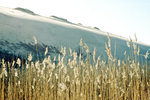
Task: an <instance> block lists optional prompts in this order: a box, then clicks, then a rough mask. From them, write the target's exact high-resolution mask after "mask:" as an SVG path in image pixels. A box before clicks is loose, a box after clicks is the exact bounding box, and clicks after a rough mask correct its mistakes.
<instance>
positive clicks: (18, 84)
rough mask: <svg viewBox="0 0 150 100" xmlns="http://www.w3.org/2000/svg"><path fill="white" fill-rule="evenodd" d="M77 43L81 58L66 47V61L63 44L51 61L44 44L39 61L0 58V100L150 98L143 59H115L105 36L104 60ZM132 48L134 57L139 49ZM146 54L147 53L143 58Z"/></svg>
mask: <svg viewBox="0 0 150 100" xmlns="http://www.w3.org/2000/svg"><path fill="white" fill-rule="evenodd" d="M127 45H128V47H129V46H131V45H130V43H127ZM135 46H136V45H135ZM80 47H81V48H82V47H83V48H86V53H87V57H86V58H85V59H84V60H83V59H82V55H81V54H80V55H79V56H77V53H76V52H73V51H72V50H71V49H70V59H67V61H66V60H65V57H66V56H67V55H66V53H65V48H62V50H61V51H62V54H63V55H62V56H61V55H59V56H58V57H57V59H56V58H55V57H54V59H53V61H52V60H51V57H50V56H46V55H47V52H48V49H47V48H46V51H45V59H44V60H43V61H42V62H40V61H36V62H33V61H32V55H31V54H30V55H29V57H28V59H27V61H26V62H25V63H24V64H23V63H22V62H21V60H20V59H19V58H18V60H17V61H12V62H5V61H4V59H2V60H1V63H2V64H1V67H0V100H150V71H149V70H148V68H149V66H148V64H147V63H145V65H141V64H140V63H139V62H138V61H136V59H132V60H130V59H128V58H127V57H125V59H124V60H115V58H114V57H113V56H112V54H111V45H110V37H109V36H108V43H106V53H107V55H108V61H103V60H101V59H100V57H97V58H95V54H96V50H94V52H93V56H90V50H89V48H88V47H87V45H85V44H84V43H82V41H80ZM134 48H135V47H134ZM134 51H135V52H133V53H134V56H135V57H137V56H138V55H139V50H138V49H134ZM125 55H126V53H125ZM147 57H148V53H147V54H145V59H147ZM91 59H92V62H91ZM55 60H57V61H58V64H56V63H54V61H55ZM15 66H17V68H15Z"/></svg>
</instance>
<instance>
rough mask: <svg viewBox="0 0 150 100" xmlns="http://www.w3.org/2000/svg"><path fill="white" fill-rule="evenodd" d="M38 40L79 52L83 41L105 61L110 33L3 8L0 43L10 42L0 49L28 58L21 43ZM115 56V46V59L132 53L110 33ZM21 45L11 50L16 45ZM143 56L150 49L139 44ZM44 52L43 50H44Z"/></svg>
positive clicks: (0, 15) (0, 23) (120, 38)
mask: <svg viewBox="0 0 150 100" xmlns="http://www.w3.org/2000/svg"><path fill="white" fill-rule="evenodd" d="M34 36H35V37H36V38H37V41H38V43H39V44H40V45H43V44H44V46H43V48H44V47H45V46H52V47H56V48H57V50H60V47H61V46H65V47H66V48H67V49H68V48H71V49H73V50H77V49H78V48H79V42H80V39H81V38H82V40H83V42H85V43H86V44H87V45H88V46H89V48H90V49H91V52H92V51H93V49H94V48H96V49H97V50H96V51H97V52H96V54H97V55H96V56H99V55H101V57H103V58H104V59H105V58H106V52H105V43H107V32H103V31H101V30H97V29H94V28H91V27H85V26H82V25H77V24H73V23H68V22H64V21H61V20H58V19H56V18H51V17H50V18H47V17H44V16H39V15H31V14H28V13H25V12H21V11H19V10H15V9H12V8H6V7H0V41H8V42H9V43H8V44H7V43H5V44H6V45H2V44H1V43H0V50H6V51H9V52H11V53H15V54H16V55H18V54H21V55H22V56H25V55H27V53H29V52H31V51H27V50H26V48H24V47H23V46H22V45H21V44H33V46H34V40H33V37H34ZM110 36H111V45H112V53H113V54H114V50H115V45H116V57H117V58H119V59H123V58H124V55H123V53H124V51H127V52H129V48H128V47H127V45H126V38H123V37H120V36H117V35H114V34H110ZM14 45H16V46H20V47H19V48H15V49H14V50H13V49H12V48H13V46H14ZM138 46H139V47H140V50H141V55H144V54H145V53H146V51H147V50H148V49H149V47H150V46H148V45H144V44H142V43H139V44H138ZM42 50H43V49H42Z"/></svg>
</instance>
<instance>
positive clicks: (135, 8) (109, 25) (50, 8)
mask: <svg viewBox="0 0 150 100" xmlns="http://www.w3.org/2000/svg"><path fill="white" fill-rule="evenodd" d="M0 6H5V7H12V8H14V7H24V8H28V9H30V10H32V11H34V12H35V13H38V14H41V15H44V16H50V15H56V16H59V17H64V18H67V19H68V20H69V21H72V22H74V23H82V24H83V25H86V26H93V27H94V26H96V27H99V28H100V29H101V30H103V31H106V32H110V33H113V34H117V35H120V36H123V37H126V38H128V37H129V36H130V37H132V38H134V34H135V33H136V35H137V37H138V40H139V41H141V42H143V43H145V44H149V45H150V39H149V37H150V0H0Z"/></svg>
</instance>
